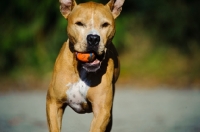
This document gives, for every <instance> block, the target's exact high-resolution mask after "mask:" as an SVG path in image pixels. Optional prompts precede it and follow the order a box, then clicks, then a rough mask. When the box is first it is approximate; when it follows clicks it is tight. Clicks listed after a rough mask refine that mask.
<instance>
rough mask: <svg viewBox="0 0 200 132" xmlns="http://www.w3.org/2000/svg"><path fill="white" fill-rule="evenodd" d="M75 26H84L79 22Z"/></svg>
mask: <svg viewBox="0 0 200 132" xmlns="http://www.w3.org/2000/svg"><path fill="white" fill-rule="evenodd" d="M75 24H76V25H78V26H84V24H83V23H82V22H80V21H78V22H76V23H75Z"/></svg>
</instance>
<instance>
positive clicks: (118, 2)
mask: <svg viewBox="0 0 200 132" xmlns="http://www.w3.org/2000/svg"><path fill="white" fill-rule="evenodd" d="M124 1H125V0H110V1H109V2H108V3H107V4H106V5H107V6H108V7H109V8H110V10H111V12H112V14H113V17H114V18H117V17H118V16H119V14H120V12H121V11H122V5H123V4H124Z"/></svg>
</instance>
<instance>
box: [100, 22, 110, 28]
mask: <svg viewBox="0 0 200 132" xmlns="http://www.w3.org/2000/svg"><path fill="white" fill-rule="evenodd" d="M109 25H110V24H109V23H108V22H104V23H103V24H102V25H101V27H102V28H106V27H108V26H109Z"/></svg>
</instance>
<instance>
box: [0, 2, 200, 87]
mask: <svg viewBox="0 0 200 132" xmlns="http://www.w3.org/2000/svg"><path fill="white" fill-rule="evenodd" d="M77 1H78V3H80V2H86V1H87V0H77ZM96 2H102V3H104V4H106V3H107V2H108V0H96ZM199 5H200V1H198V0H174V1H172V0H170V1H169V0H151V1H150V0H126V2H125V4H124V6H123V11H122V13H121V15H120V16H119V17H118V18H117V20H116V24H117V32H116V36H115V38H114V40H113V41H114V43H115V45H116V47H117V49H118V51H119V54H120V59H121V75H120V79H119V81H118V84H120V85H121V84H122V85H124V84H131V85H134V86H136V87H147V88H152V87H154V88H155V87H156V86H160V85H167V86H171V87H174V88H179V89H185V88H197V89H199V88H200V15H199V12H200V8H199ZM66 26H67V21H66V20H65V19H64V18H63V17H62V15H61V14H60V11H59V2H58V1H55V0H42V1H41V0H34V1H27V0H12V2H11V1H6V0H4V1H1V4H0V29H1V32H0V84H1V88H0V89H1V90H5V89H6V90H9V89H13V88H14V89H31V88H36V89H47V86H48V83H49V81H50V79H51V74H52V70H53V65H54V62H55V59H56V56H57V55H58V53H59V50H60V48H61V46H62V44H63V42H64V41H66V40H67V34H66Z"/></svg>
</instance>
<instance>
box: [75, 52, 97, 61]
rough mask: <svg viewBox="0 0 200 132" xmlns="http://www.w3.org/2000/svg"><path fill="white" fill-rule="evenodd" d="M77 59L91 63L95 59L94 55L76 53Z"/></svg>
mask: <svg viewBox="0 0 200 132" xmlns="http://www.w3.org/2000/svg"><path fill="white" fill-rule="evenodd" d="M76 58H77V59H78V60H80V61H82V62H91V61H93V60H94V59H95V54H94V53H76Z"/></svg>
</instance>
